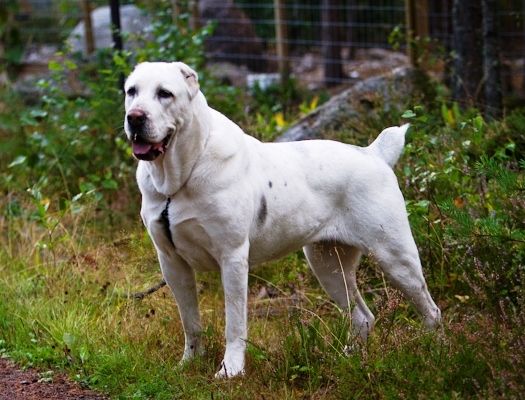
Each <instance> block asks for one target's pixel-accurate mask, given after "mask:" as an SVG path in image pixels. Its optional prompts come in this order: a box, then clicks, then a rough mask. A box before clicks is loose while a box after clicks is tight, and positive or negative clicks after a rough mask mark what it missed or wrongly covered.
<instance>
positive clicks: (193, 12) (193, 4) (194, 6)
mask: <svg viewBox="0 0 525 400" xmlns="http://www.w3.org/2000/svg"><path fill="white" fill-rule="evenodd" d="M188 8H189V10H188V11H189V13H190V21H189V26H190V30H191V31H196V30H197V29H199V28H200V13H199V2H198V0H190V1H189V2H188Z"/></svg>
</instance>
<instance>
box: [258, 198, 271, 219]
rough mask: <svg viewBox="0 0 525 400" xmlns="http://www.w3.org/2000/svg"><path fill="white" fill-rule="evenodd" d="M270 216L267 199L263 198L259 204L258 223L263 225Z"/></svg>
mask: <svg viewBox="0 0 525 400" xmlns="http://www.w3.org/2000/svg"><path fill="white" fill-rule="evenodd" d="M267 215H268V205H267V204H266V197H264V195H263V196H262V197H261V203H260V204H259V211H258V213H257V222H258V223H259V225H263V224H264V221H266V217H267Z"/></svg>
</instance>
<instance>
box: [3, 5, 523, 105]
mask: <svg viewBox="0 0 525 400" xmlns="http://www.w3.org/2000/svg"><path fill="white" fill-rule="evenodd" d="M7 1H9V0H0V4H1V3H5V2H7ZM81 1H82V0H78V1H75V3H77V4H78V7H74V6H72V3H73V1H65V0H18V11H17V14H16V22H17V23H18V24H19V26H20V29H21V31H22V36H23V37H24V40H25V41H26V44H27V45H28V47H30V46H37V45H40V44H45V43H48V44H49V43H52V44H59V43H61V41H62V40H64V38H65V37H67V35H68V33H69V32H70V31H71V30H72V28H73V27H74V26H75V24H76V23H78V22H79V21H81V20H82V17H83V14H82V8H81V7H80V3H81ZM90 2H91V4H92V5H93V6H101V5H104V4H107V1H103V0H96V1H95V0H91V1H90ZM120 3H121V4H124V3H126V4H136V5H140V6H141V7H142V8H143V9H145V10H147V9H148V7H149V9H153V8H154V7H155V5H154V3H155V0H142V1H138V0H137V1H120ZM409 3H410V1H406V0H346V1H345V0H320V1H313V0H305V1H298V0H262V1H255V0H235V1H233V0H221V1H218V0H199V1H196V0H185V1H175V0H171V1H164V2H163V3H162V4H164V5H165V7H170V6H172V7H177V10H178V12H188V13H189V14H190V15H191V17H190V18H193V19H194V20H193V21H192V23H193V24H194V26H202V25H204V24H206V23H208V22H211V21H214V22H215V23H216V28H215V31H214V34H213V35H212V36H211V37H210V38H209V39H208V40H207V42H206V44H205V48H206V54H207V58H208V60H209V61H210V62H227V63H231V64H233V65H235V66H245V67H246V68H247V69H248V70H250V71H252V72H258V73H275V72H278V71H280V72H281V73H282V72H283V70H284V71H286V72H288V71H289V72H290V73H292V74H294V75H295V76H297V77H300V79H302V80H303V81H304V82H306V83H307V84H309V85H311V86H321V85H331V84H339V83H345V82H351V81H353V80H355V79H356V78H360V77H363V76H366V75H369V74H374V73H378V72H383V71H384V70H389V69H392V68H395V67H397V66H400V65H406V64H408V63H409V62H410V60H409V58H407V57H405V56H404V54H405V52H406V50H407V49H406V48H405V46H404V43H405V41H404V39H403V37H404V34H405V33H406V26H407V21H408V19H407V12H409V10H408V9H407V4H409ZM412 3H416V8H418V7H419V9H418V10H419V11H421V7H423V6H422V5H424V7H423V8H424V10H423V14H421V13H420V14H417V15H416V19H415V21H416V22H415V25H416V28H417V29H416V30H417V31H420V32H422V35H424V36H428V37H430V38H432V39H434V41H433V42H431V46H434V49H436V48H440V49H441V52H440V53H439V54H441V57H438V60H437V62H436V65H435V72H436V73H438V74H443V73H445V72H446V63H445V62H444V60H446V59H447V58H450V56H451V53H452V45H451V43H452V27H453V25H452V3H453V1H452V0H435V1H432V0H424V1H416V2H412ZM155 4H158V0H157V3H155ZM277 8H278V11H279V12H276V9H277ZM499 9H500V10H499V14H498V19H499V27H500V33H499V36H500V43H501V46H500V57H501V61H502V64H503V71H502V72H503V79H504V86H505V88H506V92H507V93H508V94H509V93H510V94H521V95H523V90H524V86H525V85H524V76H525V65H524V64H525V25H524V15H525V2H524V1H522V0H500V1H499ZM418 10H416V11H417V12H419V11H418ZM95 26H96V24H95ZM416 33H417V32H416ZM397 45H400V46H399V47H397ZM480 51H481V49H480Z"/></svg>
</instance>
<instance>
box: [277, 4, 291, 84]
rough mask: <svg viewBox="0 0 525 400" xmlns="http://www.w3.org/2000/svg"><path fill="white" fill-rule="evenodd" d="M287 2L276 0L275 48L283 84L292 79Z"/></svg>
mask: <svg viewBox="0 0 525 400" xmlns="http://www.w3.org/2000/svg"><path fill="white" fill-rule="evenodd" d="M284 3H285V0H274V2H273V4H274V18H275V46H276V48H277V62H278V64H279V74H280V75H281V82H285V81H287V80H288V78H289V77H290V60H289V59H288V29H287V26H286V8H285V4H284Z"/></svg>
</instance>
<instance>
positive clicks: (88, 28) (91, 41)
mask: <svg viewBox="0 0 525 400" xmlns="http://www.w3.org/2000/svg"><path fill="white" fill-rule="evenodd" d="M82 14H83V19H84V35H85V41H86V43H85V45H86V54H87V55H90V54H91V53H93V52H94V51H95V38H94V37H93V24H92V21H91V4H90V0H82Z"/></svg>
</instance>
